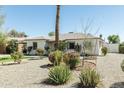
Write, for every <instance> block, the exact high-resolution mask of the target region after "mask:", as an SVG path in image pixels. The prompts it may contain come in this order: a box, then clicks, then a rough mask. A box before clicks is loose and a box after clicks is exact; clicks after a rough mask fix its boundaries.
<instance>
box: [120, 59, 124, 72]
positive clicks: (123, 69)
mask: <svg viewBox="0 0 124 93" xmlns="http://www.w3.org/2000/svg"><path fill="white" fill-rule="evenodd" d="M121 69H122V71H123V72H124V60H123V61H122V63H121Z"/></svg>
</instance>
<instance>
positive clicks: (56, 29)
mask: <svg viewBox="0 0 124 93" xmlns="http://www.w3.org/2000/svg"><path fill="white" fill-rule="evenodd" d="M59 19H60V5H57V12H56V27H55V49H58V45H59Z"/></svg>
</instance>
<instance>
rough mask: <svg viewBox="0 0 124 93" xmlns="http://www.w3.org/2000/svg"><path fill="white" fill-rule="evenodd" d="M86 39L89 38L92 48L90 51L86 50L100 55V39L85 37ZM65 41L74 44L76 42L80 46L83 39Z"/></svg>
mask: <svg viewBox="0 0 124 93" xmlns="http://www.w3.org/2000/svg"><path fill="white" fill-rule="evenodd" d="M87 40H91V43H92V46H93V49H92V51H89V50H87V51H86V52H87V53H90V54H95V55H101V47H102V46H99V41H100V39H87ZM66 41H67V42H75V44H77V43H78V44H79V45H81V46H83V42H84V40H66ZM81 52H83V50H81Z"/></svg>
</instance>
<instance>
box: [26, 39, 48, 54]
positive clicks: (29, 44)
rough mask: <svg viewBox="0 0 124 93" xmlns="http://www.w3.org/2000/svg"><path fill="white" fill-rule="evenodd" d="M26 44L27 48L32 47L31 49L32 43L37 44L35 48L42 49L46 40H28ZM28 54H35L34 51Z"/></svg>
mask: <svg viewBox="0 0 124 93" xmlns="http://www.w3.org/2000/svg"><path fill="white" fill-rule="evenodd" d="M25 42H26V43H27V47H30V46H32V47H33V42H37V48H41V49H44V47H45V45H46V40H29V41H25ZM30 54H36V50H32V51H31V53H30Z"/></svg>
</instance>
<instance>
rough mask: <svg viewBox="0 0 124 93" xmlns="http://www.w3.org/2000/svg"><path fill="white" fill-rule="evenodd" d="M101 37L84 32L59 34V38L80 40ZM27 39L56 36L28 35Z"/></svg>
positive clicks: (52, 38) (53, 39) (42, 38)
mask: <svg viewBox="0 0 124 93" xmlns="http://www.w3.org/2000/svg"><path fill="white" fill-rule="evenodd" d="M85 38H87V39H100V38H99V37H95V36H93V35H91V34H87V35H86V34H83V33H65V34H61V35H59V40H79V39H85ZM25 40H26V41H27V40H49V41H55V36H39V37H28V38H26V39H25Z"/></svg>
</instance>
